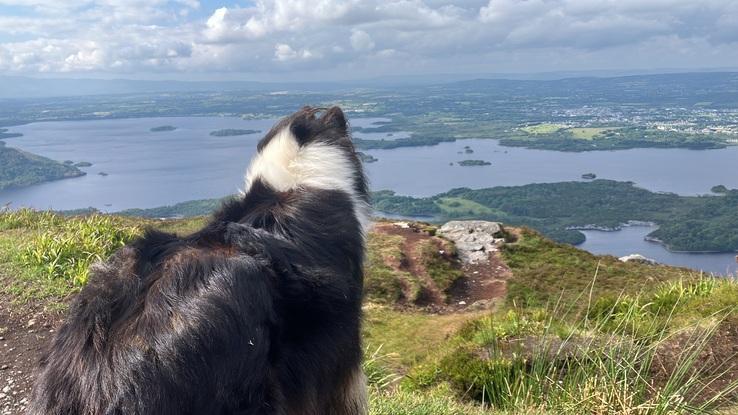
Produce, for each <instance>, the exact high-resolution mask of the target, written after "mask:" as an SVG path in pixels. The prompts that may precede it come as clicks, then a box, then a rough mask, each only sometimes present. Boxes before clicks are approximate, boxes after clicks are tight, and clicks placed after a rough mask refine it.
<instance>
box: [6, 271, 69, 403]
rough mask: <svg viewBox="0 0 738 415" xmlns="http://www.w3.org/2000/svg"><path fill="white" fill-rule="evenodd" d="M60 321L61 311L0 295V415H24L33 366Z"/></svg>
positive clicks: (34, 366) (31, 382)
mask: <svg viewBox="0 0 738 415" xmlns="http://www.w3.org/2000/svg"><path fill="white" fill-rule="evenodd" d="M0 283H2V281H1V280H0ZM61 320H62V313H61V312H50V311H46V310H45V309H44V307H43V306H41V305H38V304H28V305H17V304H14V303H13V299H12V298H10V297H8V296H0V415H15V414H22V413H24V411H25V407H26V403H27V402H28V396H29V394H30V392H31V386H32V384H33V372H34V369H35V368H36V363H37V361H38V358H39V356H40V355H41V352H42V350H43V348H44V347H45V346H46V344H47V342H48V341H49V339H50V338H51V336H53V333H54V329H55V328H56V327H57V326H58V325H59V323H60V322H61Z"/></svg>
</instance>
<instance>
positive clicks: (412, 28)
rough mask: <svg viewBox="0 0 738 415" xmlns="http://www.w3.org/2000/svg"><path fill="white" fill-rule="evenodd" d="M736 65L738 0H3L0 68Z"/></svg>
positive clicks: (384, 69) (246, 73)
mask: <svg viewBox="0 0 738 415" xmlns="http://www.w3.org/2000/svg"><path fill="white" fill-rule="evenodd" d="M660 68H685V69H690V68H692V69H696V68H701V69H705V68H738V0H309V1H308V0H258V1H236V0H200V1H198V0H0V74H5V75H33V76H53V77H57V76H76V77H79V76H95V77H126V78H177V79H255V80H317V79H332V78H341V79H356V78H366V77H374V76H382V75H412V74H418V73H423V74H429V73H501V72H502V73H504V72H524V73H530V72H548V71H571V70H595V69H610V70H612V69H617V70H628V69H660Z"/></svg>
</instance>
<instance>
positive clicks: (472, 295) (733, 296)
mask: <svg viewBox="0 0 738 415" xmlns="http://www.w3.org/2000/svg"><path fill="white" fill-rule="evenodd" d="M204 221H205V219H204V218H202V217H196V218H190V219H180V220H167V221H159V220H153V219H143V218H135V217H118V216H101V215H90V216H76V217H63V216H60V215H56V214H53V213H47V212H32V211H17V212H8V213H0V300H2V301H0V304H2V305H0V336H2V338H3V341H4V342H7V343H8V344H9V346H10V347H11V348H13V350H14V351H13V352H10V353H5V354H2V357H0V367H5V366H4V365H7V369H8V370H0V383H1V384H3V385H5V384H6V378H9V377H10V376H14V377H15V378H14V382H13V384H12V387H13V388H16V389H13V392H16V391H17V394H16V395H12V393H9V394H6V395H7V396H5V397H4V398H0V411H2V410H3V408H11V409H10V411H11V412H9V413H16V412H13V411H20V410H21V409H20V408H21V407H22V404H20V406H16V407H13V406H12V404H13V403H18V402H20V400H21V399H22V398H23V397H24V396H25V395H24V394H26V393H27V390H28V387H29V385H30V382H31V381H32V379H31V375H30V373H31V369H32V365H33V362H34V360H35V358H36V357H37V354H38V350H39V349H40V347H41V346H42V345H43V344H44V342H45V341H47V340H48V338H49V337H50V333H49V330H53V328H54V327H55V325H57V324H58V323H59V321H60V320H61V318H62V316H63V313H64V310H65V308H66V304H67V303H68V301H69V299H70V298H71V297H72V296H73V295H74V294H75V293H76V292H77V291H78V290H79V289H80V287H82V286H83V285H84V284H85V283H86V280H87V267H88V265H89V264H90V263H91V262H92V261H95V260H98V259H101V258H105V257H106V256H108V255H109V254H110V253H111V252H112V251H114V250H115V249H117V248H118V247H120V246H121V245H123V244H125V243H126V242H127V241H129V240H131V239H132V238H134V237H135V236H136V235H139V234H140V233H141V232H142V230H143V229H144V228H145V227H147V226H153V227H156V228H159V229H163V230H166V231H171V232H178V233H187V232H191V231H193V230H195V229H197V228H198V227H199V226H200V225H201V224H202V223H203V222H204ZM436 234H437V229H436V227H434V226H432V225H427V224H410V225H403V226H398V225H396V224H393V223H390V222H380V223H378V224H377V225H376V226H375V229H374V231H373V232H371V233H370V235H369V239H368V252H367V264H366V272H365V287H366V302H365V307H364V313H365V324H364V343H365V348H366V362H365V369H366V372H367V375H368V377H369V383H370V389H369V390H370V399H371V411H370V413H371V414H373V415H436V414H437V415H447V414H477V415H480V414H561V413H572V414H683V413H724V414H728V413H735V409H736V407H735V406H734V405H735V403H736V399H738V395H737V394H736V393H735V392H736V388H735V386H736V385H735V384H734V383H733V382H735V380H736V379H738V366H737V365H736V364H735V363H734V357H735V356H734V355H735V347H736V346H735V345H736V344H738V314H736V304H738V284H737V283H736V282H734V281H733V280H729V279H714V278H711V277H707V276H701V275H697V274H695V273H693V272H690V271H688V270H686V269H680V268H673V267H667V266H659V265H656V266H654V265H647V264H640V263H632V262H630V263H622V262H620V261H618V260H617V259H616V258H613V257H598V256H594V255H591V254H589V253H587V252H584V251H580V250H577V249H576V248H573V247H571V246H568V245H563V244H559V243H556V242H552V241H551V240H549V239H547V238H545V237H543V236H542V235H541V234H539V233H537V232H535V231H532V230H529V229H527V228H514V227H507V228H505V230H504V239H505V240H506V242H505V243H504V244H503V245H502V246H501V248H500V250H499V252H495V253H493V254H492V255H491V257H490V263H489V264H487V265H484V266H479V265H475V266H471V265H468V264H464V263H462V262H461V261H460V260H459V258H458V256H457V252H456V247H455V246H454V244H453V243H452V242H450V241H448V240H446V239H444V238H441V237H439V236H437V235H436ZM485 287H486V288H485ZM16 372H17V373H16Z"/></svg>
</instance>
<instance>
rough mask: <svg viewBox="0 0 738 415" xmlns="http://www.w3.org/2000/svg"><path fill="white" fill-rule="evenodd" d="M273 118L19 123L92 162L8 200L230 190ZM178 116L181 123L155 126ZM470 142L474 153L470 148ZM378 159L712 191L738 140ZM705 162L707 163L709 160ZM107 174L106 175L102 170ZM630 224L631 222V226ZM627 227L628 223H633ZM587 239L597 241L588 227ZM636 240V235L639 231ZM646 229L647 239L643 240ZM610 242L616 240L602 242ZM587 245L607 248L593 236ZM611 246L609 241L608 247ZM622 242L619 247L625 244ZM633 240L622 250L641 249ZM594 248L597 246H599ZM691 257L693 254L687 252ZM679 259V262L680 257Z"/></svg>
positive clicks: (408, 187) (419, 190)
mask: <svg viewBox="0 0 738 415" xmlns="http://www.w3.org/2000/svg"><path fill="white" fill-rule="evenodd" d="M382 121H386V119H382V118H353V119H352V120H351V123H352V125H354V126H361V127H376V126H377V124H375V123H377V122H382ZM273 123H274V120H242V119H240V118H236V117H176V118H140V119H122V120H95V121H60V122H43V123H33V124H27V125H23V126H17V127H11V128H10V129H9V131H10V132H19V133H23V134H24V136H23V137H19V138H13V139H7V140H5V141H6V143H7V145H8V146H12V147H17V148H20V149H23V150H26V151H29V152H31V153H35V154H39V155H42V156H45V157H49V158H52V159H55V160H72V161H74V162H80V161H87V162H91V163H93V166H92V167H89V168H83V169H82V170H84V171H86V172H87V176H84V177H79V178H75V179H66V180H60V181H55V182H49V183H44V184H40V185H37V186H32V187H28V188H23V189H13V190H5V191H0V206H2V205H4V204H5V203H9V202H12V205H13V206H14V207H20V206H31V207H34V208H37V209H50V208H53V209H58V210H66V209H76V208H85V207H95V208H98V209H100V210H101V211H107V212H114V211H118V210H123V209H128V208H148V207H156V206H163V205H171V204H174V203H177V202H182V201H186V200H193V199H206V198H216V197H222V196H225V195H228V194H232V193H234V192H236V191H237V190H238V189H239V188H240V187H241V186H242V181H243V173H244V171H245V169H246V165H247V164H248V161H249V160H250V158H251V157H252V156H253V154H254V151H255V148H256V143H257V142H258V140H259V139H260V138H261V137H262V136H263V134H264V133H265V132H266V131H267V130H268V129H269V128H270V127H271V126H272V124H273ZM165 125H172V126H174V127H176V130H174V131H163V132H151V131H150V129H151V128H153V127H158V126H165ZM226 128H231V129H252V130H260V131H262V132H261V133H257V134H250V135H243V136H231V137H213V136H210V132H212V131H215V130H219V129H226ZM408 134H409V133H408V132H397V133H394V134H393V135H392V136H389V135H388V134H385V133H366V134H361V133H357V134H356V136H358V137H362V138H366V139H397V138H400V137H404V136H407V135H408ZM466 146H469V147H470V148H471V149H472V150H473V151H474V152H473V153H472V154H466V153H464V150H465V147H466ZM366 153H368V154H371V155H373V156H374V157H376V158H377V159H378V160H379V161H377V162H375V163H370V164H367V165H366V170H367V175H368V176H369V180H370V182H371V186H372V188H373V189H376V190H379V189H392V190H395V191H396V192H397V193H398V194H406V195H412V196H429V195H433V194H437V193H441V192H445V191H448V190H449V189H451V188H455V187H470V188H483V187H492V186H516V185H523V184H528V183H542V182H559V181H570V180H582V179H581V175H582V174H584V173H594V174H596V175H597V176H598V178H605V179H612V180H621V181H633V182H635V183H636V184H637V185H638V186H641V187H644V188H647V189H650V190H654V191H665V192H675V193H679V194H683V195H695V194H707V193H709V190H710V188H711V187H712V186H714V185H717V184H724V185H726V186H727V187H729V188H738V162H737V161H738V147H729V148H726V149H720V150H703V151H695V150H682V149H633V150H621V151H601V152H586V153H564V152H556V151H546V150H528V149H523V148H512V147H503V146H500V145H499V144H498V142H497V141H496V140H484V139H471V140H462V141H457V142H453V143H441V144H439V145H436V146H428V147H408V148H398V149H393V150H370V151H366ZM466 159H478V160H484V161H488V162H490V163H492V164H491V165H490V166H478V167H462V166H459V165H458V164H457V163H458V162H459V161H462V160H466ZM704 166H709V168H706V167H704ZM100 173H104V174H106V175H100ZM628 229H630V228H628ZM626 234H628V232H627V231H626ZM618 235H622V234H619V233H617V232H615V233H611V234H607V235H602V238H603V239H611V240H612V241H613V242H612V244H611V246H612V250H610V251H607V250H605V251H600V252H602V253H605V252H608V253H614V254H617V255H620V254H619V252H620V251H616V250H615V249H616V247H627V246H628V244H629V243H632V244H633V246H634V247H635V246H638V249H641V248H645V247H646V246H649V245H643V246H641V245H638V243H639V242H638V241H636V240H635V239H631V240H629V241H630V242H623V241H620V240H619V239H618V238H619V237H620V236H618ZM588 238H591V239H589V240H588V243H593V242H592V241H598V236H596V235H595V234H592V235H588ZM636 239H637V238H636ZM640 242H643V241H642V238H641V241H640ZM600 243H602V244H604V245H603V246H608V242H606V241H604V242H600ZM582 248H584V249H588V250H594V249H599V248H597V247H596V246H595V245H588V244H585V245H583V246H582ZM653 248H654V249H656V250H658V249H661V251H663V253H664V255H666V257H667V258H669V260H668V261H667V260H664V262H666V263H674V264H680V263H679V262H675V261H677V258H678V255H677V254H672V253H669V252H668V251H666V250H664V249H663V248H661V247H660V246H658V245H656V246H653ZM608 249H609V248H608ZM618 249H620V248H618ZM638 249H635V250H634V251H633V252H627V253H624V254H623V255H626V254H629V253H634V252H638V253H641V254H643V255H646V256H651V257H654V259H657V260H658V258H656V255H649V254H647V253H646V252H641V251H639V250H638ZM593 252H594V251H593ZM685 255H688V256H691V255H694V254H685ZM701 258H703V259H705V261H713V259H711V258H714V262H715V264H716V267H718V268H716V269H725V268H726V267H728V266H729V265H730V264H728V263H727V262H726V261H725V258H726V257H725V256H714V257H710V256H705V257H701ZM672 260H673V261H672Z"/></svg>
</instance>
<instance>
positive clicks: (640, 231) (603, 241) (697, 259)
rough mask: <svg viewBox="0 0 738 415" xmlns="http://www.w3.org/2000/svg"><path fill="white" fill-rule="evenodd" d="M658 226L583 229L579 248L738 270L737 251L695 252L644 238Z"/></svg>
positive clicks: (716, 269)
mask: <svg viewBox="0 0 738 415" xmlns="http://www.w3.org/2000/svg"><path fill="white" fill-rule="evenodd" d="M654 230H656V227H653V226H624V227H623V228H622V229H621V230H619V231H613V232H606V231H594V230H591V231H582V233H584V235H585V236H586V237H587V240H586V241H585V242H584V243H583V244H581V245H578V246H577V248H581V249H585V250H587V251H589V252H592V253H594V254H599V255H613V256H617V257H623V256H626V255H631V254H641V255H643V256H645V257H646V258H650V259H653V260H655V261H656V262H659V263H663V264H669V265H675V266H679V267H686V268H692V269H697V270H701V271H705V272H708V273H713V274H719V275H735V273H736V272H738V263H736V260H735V257H736V254H732V253H725V254H691V253H680V252H669V251H667V250H666V249H664V247H663V246H662V245H661V244H659V243H656V242H649V241H646V240H644V238H645V236H646V235H648V234H649V233H651V232H653V231H654Z"/></svg>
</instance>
